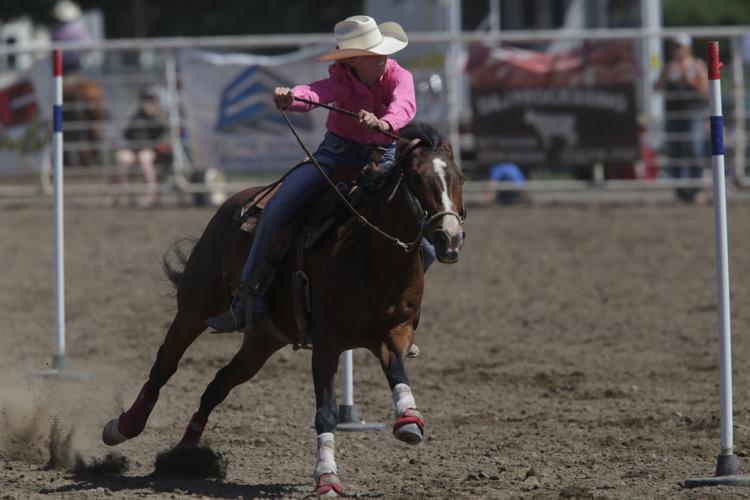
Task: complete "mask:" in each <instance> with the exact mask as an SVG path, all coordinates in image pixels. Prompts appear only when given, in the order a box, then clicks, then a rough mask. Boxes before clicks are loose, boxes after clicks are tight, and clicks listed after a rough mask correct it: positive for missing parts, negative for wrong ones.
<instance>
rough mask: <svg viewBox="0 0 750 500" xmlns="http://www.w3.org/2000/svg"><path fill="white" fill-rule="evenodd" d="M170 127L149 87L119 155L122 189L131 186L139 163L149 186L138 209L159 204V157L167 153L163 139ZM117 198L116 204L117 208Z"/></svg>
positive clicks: (126, 132)
mask: <svg viewBox="0 0 750 500" xmlns="http://www.w3.org/2000/svg"><path fill="white" fill-rule="evenodd" d="M166 131H167V126H166V124H165V122H164V120H163V119H162V116H161V108H160V106H159V96H158V92H157V91H156V89H154V88H153V87H146V88H144V89H143V90H142V91H141V93H140V104H139V106H138V110H137V111H136V113H135V114H134V115H133V116H132V117H131V118H130V122H129V124H128V127H127V128H126V129H125V133H124V138H125V141H126V144H125V146H124V147H122V148H121V149H119V150H118V151H117V179H118V182H119V183H120V185H122V186H125V185H127V183H128V174H129V172H130V168H131V167H132V166H134V165H135V164H136V163H138V165H139V166H140V168H141V172H142V174H143V179H144V181H145V183H146V193H145V194H144V196H143V197H142V198H141V199H140V201H139V203H138V205H139V206H140V207H143V208H148V207H151V206H153V204H154V202H155V201H156V191H157V185H156V166H155V163H156V157H157V154H159V153H162V152H163V150H164V143H163V142H162V141H163V138H164V135H165V133H166ZM118 202H119V199H118V198H116V199H115V200H114V203H113V204H117V203H118Z"/></svg>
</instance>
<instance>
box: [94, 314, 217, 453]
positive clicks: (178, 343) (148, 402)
mask: <svg viewBox="0 0 750 500" xmlns="http://www.w3.org/2000/svg"><path fill="white" fill-rule="evenodd" d="M205 329H206V324H205V321H204V320H202V319H199V318H196V317H194V316H188V315H186V314H184V313H181V312H180V311H178V312H177V315H176V316H175V319H174V320H173V321H172V324H171V325H170V327H169V330H168V331H167V335H166V337H165V339H164V343H163V344H162V345H161V346H160V347H159V350H158V351H157V353H156V361H155V362H154V364H153V366H152V367H151V372H150V374H149V379H148V381H147V382H146V383H145V384H144V385H143V387H142V388H141V391H140V392H139V393H138V396H137V397H136V399H135V402H133V404H132V406H131V407H130V408H129V409H128V410H127V411H125V412H123V413H122V414H120V416H119V417H117V418H115V419H112V420H110V421H109V422H108V423H107V425H106V426H104V430H103V431H102V441H104V443H105V444H107V445H109V446H114V445H116V444H119V443H122V442H124V441H127V440H128V439H133V438H134V437H136V436H138V435H139V434H140V433H141V432H143V429H144V428H145V427H146V422H147V421H148V417H149V415H150V414H151V411H152V410H153V408H154V405H156V401H157V400H158V399H159V391H160V390H161V388H162V387H163V386H164V384H166V383H167V381H168V380H169V378H170V377H171V376H172V375H173V374H174V373H175V372H176V371H177V364H178V363H179V361H180V359H181V358H182V356H183V354H184V353H185V350H186V349H187V348H188V347H189V346H190V344H192V343H193V341H195V339H196V338H197V337H198V335H200V334H201V333H202V332H203V331H204V330H205Z"/></svg>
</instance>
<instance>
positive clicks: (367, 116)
mask: <svg viewBox="0 0 750 500" xmlns="http://www.w3.org/2000/svg"><path fill="white" fill-rule="evenodd" d="M359 123H362V124H364V125H367V126H368V127H371V128H379V129H380V130H390V128H391V127H390V125H388V122H387V121H385V120H381V119H379V118H378V117H377V116H375V115H374V114H373V113H370V112H369V111H365V110H364V109H363V110H361V111H360V112H359Z"/></svg>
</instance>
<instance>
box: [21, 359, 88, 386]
mask: <svg viewBox="0 0 750 500" xmlns="http://www.w3.org/2000/svg"><path fill="white" fill-rule="evenodd" d="M32 375H34V376H35V377H48V378H56V379H60V380H74V381H76V382H85V381H86V380H88V379H90V378H91V375H89V374H88V373H87V372H80V371H75V370H68V360H67V358H66V357H65V356H64V355H63V356H59V355H57V354H56V355H54V356H52V368H51V369H49V370H38V371H35V372H32Z"/></svg>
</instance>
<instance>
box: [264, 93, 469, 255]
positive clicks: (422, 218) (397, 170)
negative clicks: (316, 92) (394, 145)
mask: <svg viewBox="0 0 750 500" xmlns="http://www.w3.org/2000/svg"><path fill="white" fill-rule="evenodd" d="M294 99H295V100H297V101H300V102H304V103H307V104H310V105H313V106H317V107H322V108H326V109H329V110H331V111H334V112H338V113H343V114H347V115H350V116H354V117H359V115H358V114H357V113H353V112H351V111H349V110H346V109H341V108H337V107H335V106H331V105H328V104H323V103H317V102H314V101H310V100H308V99H304V98H301V97H295V98H294ZM277 109H278V110H279V112H280V113H281V115H282V116H283V117H284V120H285V121H286V123H287V126H288V127H289V130H291V131H292V134H293V135H294V138H295V139H296V140H297V142H298V143H299V145H300V147H301V148H302V150H303V151H304V152H305V154H306V155H307V157H308V158H310V160H311V161H312V163H313V164H314V165H315V167H316V168H317V169H318V172H319V173H320V175H322V176H323V178H324V179H325V181H326V182H327V184H328V185H329V187H330V188H331V189H333V191H334V192H335V193H336V195H337V196H338V197H339V199H340V200H341V202H342V203H343V204H344V206H346V208H347V209H348V210H349V211H350V212H351V213H352V215H353V216H354V217H355V218H356V219H357V220H358V221H359V222H360V223H361V224H362V225H364V226H365V227H368V228H369V229H371V230H372V231H374V232H376V233H378V234H380V235H381V236H382V237H384V238H385V239H387V240H389V241H391V242H392V243H393V244H394V245H396V246H397V247H398V248H401V249H402V250H404V251H405V252H406V253H410V252H411V251H412V250H414V249H415V248H416V247H417V246H418V245H419V244H420V242H421V240H422V237H427V238H428V239H429V238H430V236H431V235H432V234H434V233H435V232H437V227H436V224H435V222H436V221H437V220H439V219H440V218H441V217H445V216H452V217H455V218H456V219H457V220H458V222H459V224H460V225H463V222H464V219H465V213H466V210H465V208H463V207H462V208H461V213H460V214H459V213H456V212H454V211H452V210H444V211H442V212H438V213H436V214H433V215H428V213H427V211H426V210H424V208H422V204H421V203H420V202H419V199H418V198H417V196H416V195H415V194H414V192H413V190H412V187H411V185H410V183H409V182H408V180H407V182H406V183H404V184H405V187H406V196H407V200H408V203H409V205H410V207H411V208H412V212H413V213H414V215H415V216H418V217H419V221H418V223H417V226H418V228H419V229H418V234H417V236H416V238H414V239H413V240H412V241H409V242H403V241H401V240H400V239H399V238H397V237H395V236H393V235H391V234H389V233H387V232H386V231H383V230H382V229H380V228H379V227H378V226H376V225H374V224H373V223H371V222H370V221H369V220H367V218H366V217H365V216H364V215H362V214H361V213H360V212H359V211H358V210H357V209H356V208H355V207H354V206H353V205H352V204H351V203H350V202H349V200H348V199H347V198H346V196H344V194H342V193H341V191H339V189H338V188H337V187H336V184H335V183H334V182H333V181H332V180H331V178H330V177H329V176H328V174H326V172H325V170H324V169H323V167H321V166H320V163H318V160H316V159H315V157H314V156H313V155H312V153H310V150H309V149H308V148H307V146H305V143H304V142H303V141H302V139H301V138H300V136H299V134H298V133H297V130H296V129H295V128H294V125H292V122H291V121H290V120H289V117H288V116H287V114H286V111H284V110H283V109H281V108H278V107H277ZM375 130H377V131H378V132H379V133H381V134H385V135H387V136H389V137H391V138H393V139H395V140H396V141H399V142H401V143H402V144H406V149H405V150H404V151H403V153H401V154H400V155H399V158H398V159H397V160H396V164H395V165H394V166H393V170H392V172H391V174H389V175H397V176H398V180H397V181H396V185H395V187H394V189H393V192H392V193H391V195H390V196H389V200H390V199H391V198H393V196H394V195H395V193H396V191H398V188H399V186H400V185H401V181H402V179H403V177H404V175H405V164H406V159H407V158H408V157H409V155H411V153H412V152H413V151H414V150H416V149H417V148H419V147H428V144H426V143H423V142H422V141H421V140H420V139H412V140H409V139H405V138H403V137H400V136H398V135H397V134H394V133H392V132H388V131H386V130H382V129H380V128H378V127H375ZM435 147H436V145H435V146H433V147H432V149H433V151H434V150H435ZM286 175H288V173H287V174H286ZM286 175H285V176H284V177H286ZM282 179H283V178H282Z"/></svg>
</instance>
